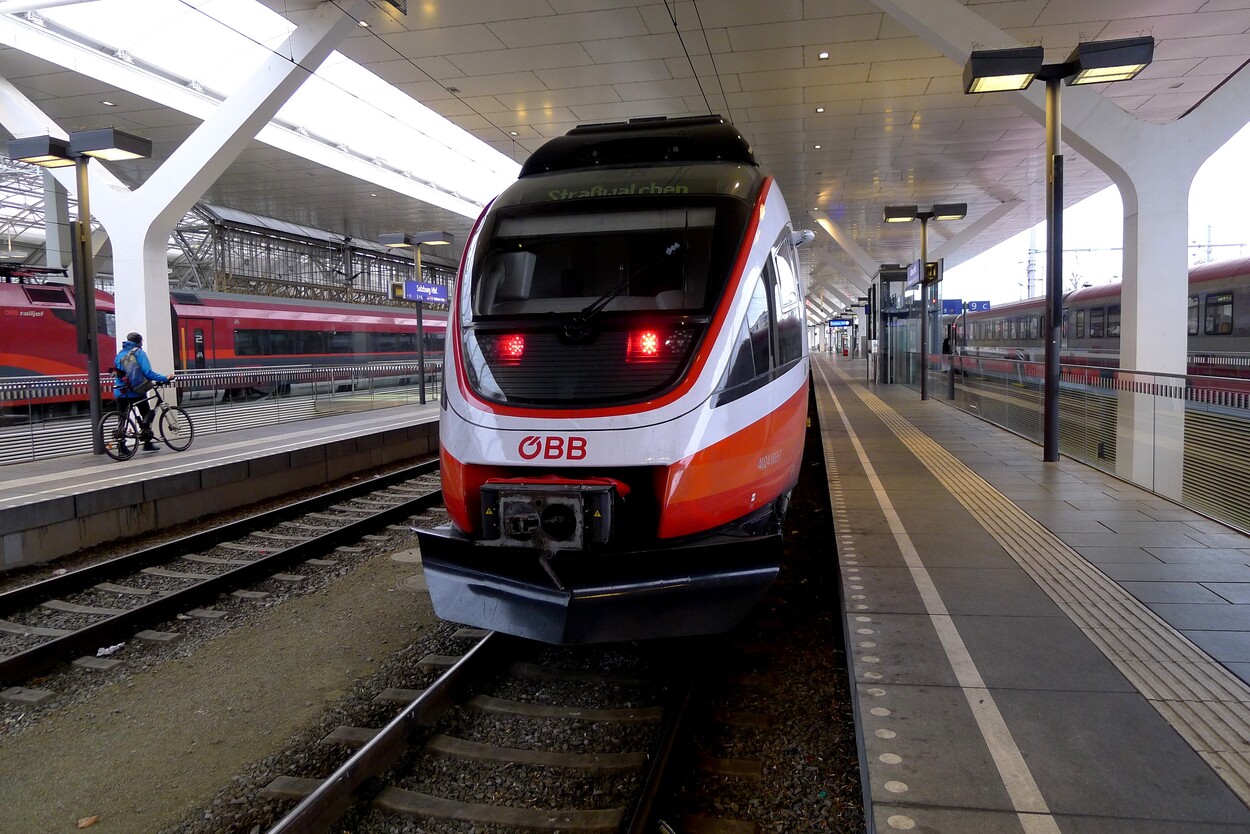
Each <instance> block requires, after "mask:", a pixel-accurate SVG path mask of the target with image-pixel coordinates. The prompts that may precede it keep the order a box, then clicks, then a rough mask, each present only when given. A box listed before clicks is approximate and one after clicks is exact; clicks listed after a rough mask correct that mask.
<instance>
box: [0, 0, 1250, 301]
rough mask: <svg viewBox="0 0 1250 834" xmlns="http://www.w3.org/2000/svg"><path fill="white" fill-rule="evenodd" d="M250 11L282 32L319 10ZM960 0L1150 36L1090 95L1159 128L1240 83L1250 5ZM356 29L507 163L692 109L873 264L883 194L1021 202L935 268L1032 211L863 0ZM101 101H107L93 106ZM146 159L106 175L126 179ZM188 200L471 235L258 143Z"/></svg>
mask: <svg viewBox="0 0 1250 834" xmlns="http://www.w3.org/2000/svg"><path fill="white" fill-rule="evenodd" d="M112 1H113V0H96V2H97V3H109V2H112ZM263 2H264V4H265V5H266V6H268V7H269V8H270V9H272V10H273V11H275V12H277V13H278V14H282V15H285V16H286V17H287V18H288V19H289V20H291V21H296V22H298V21H300V20H303V19H304V16H305V15H306V13H307V10H310V9H313V8H316V7H317V5H318V4H319V2H320V0H263ZM962 2H963V3H964V5H965V6H966V7H967V8H968V9H969V10H970V11H972V12H974V13H976V14H978V15H980V16H981V17H983V18H985V19H986V20H988V21H989V22H990V23H992V24H994V25H996V26H998V27H999V28H1001V29H1003V30H1004V31H1005V32H1006V34H1007V36H1008V38H1009V39H1010V38H1014V39H1016V40H1018V41H1019V42H1021V43H1042V44H1044V45H1045V46H1046V54H1047V59H1048V60H1051V61H1060V60H1063V59H1065V58H1066V57H1067V55H1068V53H1069V52H1071V50H1072V48H1073V47H1074V45H1075V44H1076V43H1077V42H1079V41H1081V40H1088V39H1094V38H1108V37H1128V36H1133V35H1137V34H1139V33H1142V32H1148V33H1150V34H1153V35H1154V36H1155V37H1156V39H1157V40H1158V45H1157V47H1156V52H1155V57H1156V61H1155V63H1154V64H1153V65H1152V66H1151V67H1149V68H1148V69H1147V71H1146V72H1145V73H1143V75H1142V76H1141V77H1140V78H1139V79H1137V80H1135V81H1132V82H1129V83H1126V84H1118V85H1117V84H1112V85H1104V86H1103V87H1102V88H1101V89H1098V88H1095V89H1097V90H1098V92H1100V93H1101V94H1102V95H1105V96H1106V97H1107V98H1109V99H1111V100H1112V101H1114V102H1115V103H1116V104H1118V105H1119V106H1121V107H1124V108H1125V109H1127V110H1129V111H1130V112H1132V113H1133V114H1134V115H1135V116H1137V117H1138V118H1141V119H1143V120H1145V121H1151V122H1156V123H1162V122H1167V121H1171V120H1174V119H1176V118H1179V117H1180V116H1181V115H1183V114H1184V113H1185V112H1186V111H1187V110H1188V109H1190V108H1191V107H1193V106H1194V105H1195V104H1196V103H1198V102H1199V101H1201V100H1202V99H1203V98H1204V97H1205V96H1207V95H1209V94H1210V92H1211V91H1212V90H1213V89H1214V88H1216V87H1217V86H1219V85H1220V84H1221V83H1223V82H1224V81H1225V80H1227V78H1228V77H1229V76H1230V75H1232V74H1233V73H1235V72H1238V71H1250V70H1246V69H1243V66H1244V65H1245V63H1246V59H1247V56H1250V0H984V2H982V0H962ZM674 18H675V22H674ZM366 19H367V20H368V21H369V22H370V24H371V26H370V28H368V29H360V30H358V31H353V33H352V36H351V37H350V38H349V39H348V40H347V41H345V42H344V45H343V48H342V49H343V52H344V53H345V54H346V55H348V56H349V57H352V58H355V59H357V60H358V61H359V62H360V63H362V64H363V65H364V66H365V67H366V69H369V70H370V71H372V72H375V73H376V74H377V75H378V76H379V77H380V78H381V79H382V80H384V81H386V82H388V83H391V84H394V85H396V86H397V88H398V89H400V90H402V91H403V92H405V93H407V94H408V95H410V96H412V97H413V98H415V99H417V100H418V101H421V102H423V103H425V104H426V105H427V106H429V107H430V108H431V109H433V110H435V111H436V112H438V113H441V114H443V115H444V116H446V117H447V118H449V119H450V120H451V121H452V122H454V123H455V124H457V125H459V126H460V127H462V128H464V129H466V130H468V131H470V132H471V133H472V134H473V135H474V136H476V137H478V138H480V139H481V140H482V141H485V142H487V143H489V144H490V145H491V146H492V147H494V148H496V149H498V150H499V151H500V152H501V153H503V154H505V155H506V156H508V157H509V158H511V159H514V160H516V161H518V162H523V161H524V159H525V158H526V157H527V156H528V154H529V153H530V152H531V151H532V150H534V149H535V148H537V147H539V146H540V145H541V144H542V142H543V141H545V140H546V139H548V138H551V137H554V136H559V135H562V134H563V133H565V132H566V131H568V130H569V129H571V128H572V127H574V126H575V125H576V124H578V123H579V122H603V121H620V120H624V119H629V118H634V117H640V116H656V115H667V116H673V117H676V116H687V115H697V114H701V113H706V112H707V111H708V110H709V109H711V110H713V111H715V112H722V113H724V114H725V115H727V116H729V117H730V118H732V119H733V120H734V121H735V123H736V124H737V125H738V127H739V128H740V129H741V130H742V131H743V134H744V136H745V137H746V138H747V140H748V141H749V142H750V143H751V144H752V147H753V148H754V150H755V152H756V154H757V156H758V158H759V160H760V162H761V165H762V167H764V168H765V169H766V170H768V171H770V172H773V173H775V174H776V176H777V178H778V182H779V183H780V185H781V187H782V189H783V191H784V192H785V195H786V199H787V201H788V202H789V204H790V206H791V210H792V211H793V212H794V213H795V215H796V216H797V218H798V219H797V222H798V223H799V224H800V225H810V223H809V222H808V220H807V219H806V216H805V213H806V212H807V211H808V210H810V209H812V208H813V207H819V208H820V209H821V210H825V211H829V213H830V216H832V217H834V218H835V219H836V220H838V222H840V223H843V224H844V225H845V227H846V229H847V230H848V232H849V233H850V234H852V236H853V237H854V238H855V239H856V240H857V241H858V242H859V243H860V245H861V246H864V247H865V248H866V249H867V250H868V252H869V254H870V257H872V258H873V259H874V260H875V261H878V262H882V263H899V262H904V261H906V260H909V259H911V258H912V257H914V253H915V249H916V247H917V245H918V244H917V234H916V232H915V230H914V229H906V228H904V229H895V228H886V227H884V226H883V224H882V223H881V222H880V211H881V207H882V206H883V205H885V204H886V203H916V204H925V203H931V202H939V201H946V200H951V201H962V202H967V203H968V204H969V215H970V219H972V218H976V217H980V216H982V215H984V214H985V213H987V212H988V211H990V210H992V209H993V208H995V207H996V206H998V205H999V204H1000V203H1001V202H1004V201H1008V200H1019V201H1021V205H1020V206H1019V208H1017V209H1016V210H1014V211H1012V212H1011V213H1009V214H1008V215H1007V216H1006V217H1005V218H1004V219H1003V220H1002V221H1000V222H999V223H998V224H996V225H995V226H994V227H992V228H990V229H988V230H986V231H985V232H983V233H982V234H981V235H979V236H978V238H977V239H976V240H974V241H972V243H971V244H969V245H967V246H966V247H965V248H964V249H963V250H961V251H960V252H957V253H948V260H947V265H948V266H950V265H953V264H954V263H958V262H960V261H962V260H964V259H966V258H968V257H971V256H972V255H974V254H976V253H977V252H979V251H981V250H983V249H985V248H988V247H989V246H990V245H992V244H994V243H997V242H998V241H1000V240H1003V239H1004V238H1006V237H1009V236H1010V235H1012V234H1014V233H1015V232H1017V231H1020V230H1022V229H1024V228H1026V227H1027V226H1028V225H1030V224H1031V223H1033V222H1036V221H1037V220H1039V219H1040V218H1041V216H1042V215H1043V213H1044V207H1043V205H1042V202H1043V197H1044V193H1045V186H1044V182H1043V178H1044V166H1043V161H1042V153H1043V151H1042V149H1043V147H1044V132H1043V129H1042V126H1041V125H1039V124H1038V123H1037V122H1036V121H1034V120H1033V119H1032V118H1030V117H1028V116H1026V115H1024V114H1023V113H1021V112H1020V111H1018V110H1017V109H1016V108H1015V106H1014V105H1013V104H1012V103H1011V101H1010V100H1007V99H1002V98H995V97H993V96H965V95H963V92H962V80H961V72H962V67H960V66H958V65H957V64H956V63H954V62H952V61H950V60H949V59H947V58H946V57H945V56H944V55H943V54H942V53H941V52H939V51H938V50H937V49H936V48H935V47H934V46H932V45H930V44H929V43H928V42H927V41H925V40H924V39H922V38H921V37H918V36H917V35H916V34H915V33H913V32H911V31H910V30H909V29H908V28H907V27H906V26H904V25H903V24H902V23H900V22H899V21H896V20H894V19H893V18H891V17H889V16H888V15H886V14H883V13H882V12H881V11H880V10H879V9H878V7H877V6H875V5H874V4H873V2H872V0H768V2H760V1H759V0H698V3H697V5H696V4H695V3H694V2H691V0H667V2H665V0H471V2H466V1H465V0H421V1H420V2H416V0H413V2H410V3H409V14H408V15H407V16H403V15H401V14H399V13H398V12H397V11H394V10H392V9H390V8H389V7H387V6H385V4H379V5H378V6H377V8H375V9H373V10H371V11H370V12H369V14H368V15H367V17H366ZM1008 42H1009V41H1008ZM1000 45H1006V44H982V45H980V46H983V47H988V46H1000ZM969 46H972V44H969ZM821 52H828V53H829V55H828V58H826V59H820V58H819V57H818V55H819V54H820V53H821ZM0 76H3V77H5V78H8V79H9V80H11V81H13V82H14V83H15V84H16V85H17V86H18V87H19V89H21V90H22V91H23V92H24V93H26V94H27V95H28V96H29V97H30V98H32V99H33V100H35V101H37V102H41V103H44V104H45V106H46V107H47V109H48V110H49V112H50V113H52V114H54V115H55V117H56V119H57V121H58V122H59V123H60V124H61V125H62V126H63V127H66V128H73V127H78V126H80V125H91V126H99V125H104V124H109V123H117V124H126V125H135V126H136V127H137V132H140V133H143V134H145V135H150V136H152V137H153V139H154V140H155V141H156V142H157V145H158V149H159V150H160V151H161V152H162V153H165V154H168V153H169V152H171V151H172V149H173V148H174V147H175V146H176V145H177V143H179V142H181V141H182V140H184V139H185V137H186V136H187V135H188V134H189V133H190V131H191V130H192V129H193V128H194V127H195V126H196V124H197V121H196V120H195V119H192V118H189V117H186V116H184V115H182V114H181V113H177V112H176V111H173V110H170V109H168V108H164V107H161V106H158V105H155V104H153V103H151V102H149V101H146V100H144V99H141V98H139V97H137V96H134V95H130V94H127V93H125V92H123V91H118V90H116V89H115V88H112V87H110V86H109V85H106V84H102V83H100V82H97V81H93V80H91V79H90V78H87V77H85V76H83V75H81V74H79V73H75V72H71V71H68V70H64V69H62V68H60V67H58V66H54V65H53V64H51V63H48V62H46V61H44V60H42V59H39V58H34V57H31V56H28V55H26V54H24V53H21V52H18V51H16V50H14V49H9V48H0ZM106 97H107V98H108V100H111V101H113V102H114V103H115V104H117V105H118V106H117V107H116V108H106V107H104V106H103V105H99V106H98V108H97V106H96V105H97V104H98V102H99V100H100V99H103V98H106ZM48 102H50V103H48ZM817 107H823V108H825V112H824V113H821V114H818V113H816V108H817ZM1247 118H1248V120H1250V114H1247ZM513 132H515V133H516V134H517V135H516V136H515V137H513V136H511V134H512V133H513ZM817 144H819V145H821V148H820V149H819V150H818V149H816V148H815V145H817ZM1066 163H1067V164H1066V168H1065V178H1066V192H1067V194H1066V196H1067V198H1068V202H1069V203H1071V202H1075V201H1076V200H1077V199H1079V198H1080V197H1083V196H1086V195H1088V194H1092V193H1093V192H1095V191H1097V190H1099V189H1101V188H1103V187H1105V186H1106V185H1107V178H1106V177H1105V176H1104V175H1103V174H1102V173H1101V172H1099V171H1097V170H1096V169H1095V168H1094V167H1093V166H1092V164H1090V163H1089V161H1088V160H1086V159H1083V158H1081V157H1080V156H1079V155H1078V154H1075V153H1071V149H1067V151H1066ZM157 164H159V160H155V161H150V162H143V163H133V164H128V165H122V166H115V168H114V170H116V171H117V172H118V173H119V175H121V176H122V177H123V179H127V180H129V181H142V179H143V178H144V177H145V176H147V175H150V173H151V171H152V170H154V168H155V166H156V165H157ZM373 194H376V195H377V196H376V197H374V196H371V195H373ZM206 199H208V200H209V201H211V202H215V203H219V204H221V205H224V206H228V207H232V208H239V209H242V210H247V211H256V212H259V213H263V214H270V215H272V216H274V217H277V218H279V219H282V220H288V221H291V222H297V223H303V224H306V225H310V226H316V227H319V228H324V229H329V230H334V231H342V232H343V233H344V234H349V235H352V236H354V237H362V238H368V239H373V238H376V236H377V234H378V233H379V232H381V231H396V230H401V229H419V228H446V229H448V230H449V231H451V232H452V233H453V234H457V235H459V236H460V237H461V238H462V239H463V238H464V237H465V236H467V234H468V231H469V227H470V224H471V221H470V220H468V219H466V218H464V217H461V216H459V215H454V214H451V213H450V212H447V211H444V210H441V209H435V208H432V207H430V206H428V205H426V204H423V203H420V202H418V201H415V200H413V199H412V198H411V197H407V196H403V195H398V194H393V193H391V192H389V191H387V190H385V189H381V188H379V187H378V186H376V185H372V184H370V183H367V182H363V181H360V180H355V179H353V178H351V177H349V176H347V175H345V174H342V173H339V172H337V171H334V170H331V169H329V168H324V167H321V166H318V165H315V164H313V163H311V162H308V161H306V160H303V159H300V158H299V157H296V156H293V155H290V154H287V153H286V152H284V151H278V150H275V149H273V148H270V147H268V146H266V145H263V144H261V143H259V142H255V143H253V144H252V145H251V146H250V147H249V149H248V150H247V151H245V152H244V153H243V155H242V156H241V157H240V159H239V161H238V163H237V164H236V165H234V166H232V167H231V169H230V170H229V171H228V172H227V173H226V175H225V176H223V177H222V178H221V179H220V180H219V181H218V182H217V183H216V184H215V185H214V186H213V188H212V189H211V190H210V192H209V194H208V195H206ZM960 228H961V225H960V224H959V223H952V224H947V226H946V227H945V228H944V229H943V230H941V231H940V232H937V233H936V234H938V238H937V239H942V238H944V237H945V236H946V235H954V234H957V233H958V231H959V229H960ZM814 250H815V251H816V252H817V254H818V257H816V258H814V259H809V260H808V261H807V262H809V263H811V262H822V263H825V264H828V266H826V267H823V268H822V271H821V273H820V274H821V276H822V277H821V279H820V280H821V281H822V282H826V284H827V285H828V286H831V287H841V288H843V289H846V290H847V291H848V293H849V294H853V295H858V294H859V293H858V291H857V290H852V289H850V285H849V284H848V283H840V282H844V280H845V269H846V266H845V264H847V263H850V260H849V259H846V258H842V257H840V256H839V255H838V250H837V247H836V246H835V245H834V244H833V243H832V241H830V240H829V239H828V237H827V236H824V235H823V233H822V234H821V236H819V237H818V238H817V241H816V244H815V246H814Z"/></svg>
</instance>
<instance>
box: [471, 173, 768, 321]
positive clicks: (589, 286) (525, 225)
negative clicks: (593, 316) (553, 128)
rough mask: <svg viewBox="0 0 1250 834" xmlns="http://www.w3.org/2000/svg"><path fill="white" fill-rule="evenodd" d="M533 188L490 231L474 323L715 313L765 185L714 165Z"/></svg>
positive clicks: (545, 181) (517, 192)
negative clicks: (753, 202)
mask: <svg viewBox="0 0 1250 834" xmlns="http://www.w3.org/2000/svg"><path fill="white" fill-rule="evenodd" d="M530 179H533V180H538V182H537V183H531V182H527V181H522V182H521V183H518V184H517V186H514V187H513V189H510V190H509V192H511V193H508V194H505V196H504V198H501V200H500V201H499V202H497V204H496V207H495V208H496V211H495V212H494V217H493V218H492V220H491V222H490V223H489V224H488V225H489V228H488V229H486V230H484V234H483V236H482V239H483V241H484V244H485V245H484V247H482V248H483V249H484V251H481V252H480V254H478V255H476V256H475V258H474V267H473V287H472V296H471V304H470V305H468V306H470V307H471V309H472V315H473V317H474V318H479V317H484V316H515V315H522V316H530V315H542V314H562V313H577V312H579V311H582V310H584V309H585V308H587V307H588V306H590V305H600V309H602V311H603V312H605V313H611V312H613V311H623V310H683V311H687V312H691V311H704V312H708V311H710V309H711V307H712V306H714V304H715V302H716V299H717V298H718V297H719V293H720V290H721V288H722V287H723V285H724V282H725V279H726V277H727V273H728V270H729V269H730V267H731V266H732V257H731V255H732V253H734V252H736V250H737V248H738V244H739V242H740V240H741V236H742V233H743V230H744V228H745V225H746V219H747V216H748V213H749V202H748V201H749V199H750V198H751V197H753V196H754V192H755V190H756V189H757V188H758V181H759V175H758V174H757V173H756V172H755V170H754V169H750V168H746V167H744V166H739V165H711V166H672V167H669V168H641V169H639V168H632V169H620V170H607V171H591V172H585V171H580V172H576V173H570V174H555V175H548V176H543V177H534V178H530ZM518 186H519V187H518ZM509 197H510V198H511V199H507V198H509ZM500 203H502V204H503V205H502V206H501V205H500ZM508 203H512V204H511V205H508Z"/></svg>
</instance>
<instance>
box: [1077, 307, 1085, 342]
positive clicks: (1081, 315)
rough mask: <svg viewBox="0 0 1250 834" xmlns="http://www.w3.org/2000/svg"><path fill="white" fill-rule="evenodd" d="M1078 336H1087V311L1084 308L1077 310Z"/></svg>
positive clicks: (1079, 337)
mask: <svg viewBox="0 0 1250 834" xmlns="http://www.w3.org/2000/svg"><path fill="white" fill-rule="evenodd" d="M1076 338H1078V339H1084V338H1085V311H1084V310H1077V311H1076Z"/></svg>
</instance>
